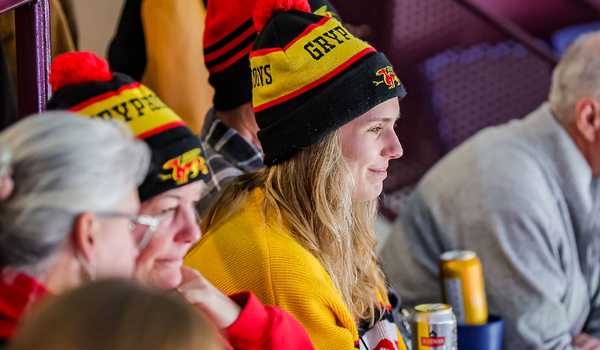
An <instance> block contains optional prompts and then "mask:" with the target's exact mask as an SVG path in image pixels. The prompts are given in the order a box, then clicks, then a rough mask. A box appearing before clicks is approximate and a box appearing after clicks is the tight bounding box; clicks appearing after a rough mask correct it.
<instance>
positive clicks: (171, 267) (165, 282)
mask: <svg viewBox="0 0 600 350" xmlns="http://www.w3.org/2000/svg"><path fill="white" fill-rule="evenodd" d="M181 266H182V264H181V263H176V262H162V263H161V262H159V261H157V262H155V265H154V268H155V271H153V273H154V274H155V276H156V277H155V278H154V280H155V282H156V284H157V286H156V287H158V288H161V289H173V288H176V287H178V286H179V285H180V284H181V280H182V276H181Z"/></svg>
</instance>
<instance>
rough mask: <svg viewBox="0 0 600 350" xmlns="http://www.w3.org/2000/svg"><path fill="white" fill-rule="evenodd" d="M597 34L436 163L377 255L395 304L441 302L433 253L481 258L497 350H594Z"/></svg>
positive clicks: (598, 219)
mask: <svg viewBox="0 0 600 350" xmlns="http://www.w3.org/2000/svg"><path fill="white" fill-rule="evenodd" d="M599 176H600V34H589V35H586V36H584V37H582V38H580V39H579V40H578V41H577V42H576V43H575V44H573V46H572V47H571V48H570V49H569V50H568V51H567V53H566V54H565V56H564V57H563V59H562V60H561V62H560V63H559V65H558V66H557V67H556V69H555V71H554V74H553V81H552V86H551V91H550V95H549V98H548V102H547V103H544V104H543V105H542V106H540V107H539V108H538V109H537V110H535V111H533V112H532V113H531V114H529V115H528V116H526V117H525V118H524V119H522V120H518V121H512V122H510V123H508V124H506V125H502V126H498V127H492V128H488V129H485V130H482V131H481V132H479V133H478V134H477V135H475V136H473V137H472V138H471V139H469V140H468V141H466V142H465V143H464V144H462V145H461V146H459V147H458V148H456V149H455V150H454V151H452V152H451V153H450V154H448V155H447V156H446V157H445V158H444V159H442V160H441V161H440V162H439V163H438V164H437V165H435V166H434V167H433V168H432V169H431V170H430V171H429V172H428V173H427V174H426V175H425V177H424V178H423V179H422V180H421V182H420V183H419V184H418V186H417V188H416V190H415V191H414V193H413V194H412V195H411V196H410V197H409V198H408V200H407V201H406V203H405V206H404V207H403V208H402V210H401V212H400V215H399V219H398V223H397V227H396V229H395V230H394V232H393V233H392V235H391V236H390V238H389V239H388V241H387V243H386V246H385V247H384V248H383V251H382V259H383V263H384V268H385V270H386V272H387V275H388V278H389V279H390V281H391V283H392V284H393V286H394V287H395V288H396V289H397V291H398V292H399V294H400V295H401V297H402V301H403V303H404V304H405V305H406V306H410V305H414V304H419V303H427V302H435V301H439V300H440V299H441V293H440V287H439V282H438V261H439V256H440V254H441V253H443V252H445V251H448V250H454V249H468V250H473V251H475V252H476V253H477V255H478V256H479V257H480V258H481V261H482V263H483V267H484V273H485V282H486V292H487V296H488V302H489V307H490V312H491V313H494V314H498V315H501V316H502V317H503V319H504V320H505V337H504V349H510V350H522V349H548V350H549V349H560V350H566V349H579V348H585V349H600V341H599V340H598V339H600V186H599V181H598V177H599Z"/></svg>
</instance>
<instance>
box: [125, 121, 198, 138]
mask: <svg viewBox="0 0 600 350" xmlns="http://www.w3.org/2000/svg"><path fill="white" fill-rule="evenodd" d="M178 126H184V127H187V125H185V123H184V122H183V121H182V120H178V121H176V122H171V123H168V124H164V125H161V126H159V127H157V128H154V129H152V130H148V131H146V132H145V133H142V134H139V135H137V136H136V137H137V138H138V139H146V138H148V137H150V136H154V135H156V134H160V133H161V132H163V131H166V130H169V129H173V128H176V127H178Z"/></svg>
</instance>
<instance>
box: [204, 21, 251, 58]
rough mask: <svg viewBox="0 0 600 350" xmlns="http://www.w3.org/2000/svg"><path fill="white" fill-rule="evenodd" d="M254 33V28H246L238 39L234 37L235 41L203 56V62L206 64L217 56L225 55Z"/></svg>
mask: <svg viewBox="0 0 600 350" xmlns="http://www.w3.org/2000/svg"><path fill="white" fill-rule="evenodd" d="M254 33H256V30H255V29H254V27H250V28H248V29H247V30H246V31H245V32H243V33H242V34H240V35H239V36H238V37H236V38H235V39H233V40H232V41H230V42H229V43H228V44H227V45H225V46H223V47H221V48H219V49H218V50H216V51H214V52H211V53H209V54H208V55H204V61H206V62H208V61H212V60H214V59H216V58H219V56H221V55H223V54H225V53H227V51H229V50H232V49H233V48H234V47H235V46H236V45H238V44H239V43H241V42H242V41H244V40H246V39H247V38H248V37H249V36H251V35H252V34H254Z"/></svg>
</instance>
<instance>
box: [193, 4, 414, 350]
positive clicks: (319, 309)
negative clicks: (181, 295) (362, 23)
mask: <svg viewBox="0 0 600 350" xmlns="http://www.w3.org/2000/svg"><path fill="white" fill-rule="evenodd" d="M290 5H291V6H290ZM273 13H274V14H273ZM255 26H256V27H257V28H258V29H259V31H260V34H259V36H258V38H257V40H256V43H255V45H254V48H253V51H252V52H251V53H250V57H251V67H252V72H253V108H254V111H255V113H256V119H257V123H258V125H259V127H260V131H259V134H258V135H259V138H260V141H261V144H262V146H263V150H264V153H265V164H266V165H267V168H266V169H265V170H262V171H259V172H257V173H254V174H249V175H244V176H242V177H240V178H239V179H238V180H237V181H235V182H234V183H233V184H232V185H231V186H230V187H229V188H228V189H226V190H225V192H224V193H223V195H222V196H221V197H220V199H219V200H218V201H217V203H216V204H215V206H214V207H213V208H212V209H211V210H210V212H209V215H208V217H207V219H206V221H205V223H204V224H205V230H204V232H206V234H205V235H204V237H203V238H202V240H201V241H200V242H199V244H198V245H197V246H195V247H194V248H193V249H192V251H191V252H190V253H189V254H188V256H187V257H186V264H187V265H189V266H191V267H193V268H196V269H198V270H199V271H200V272H201V273H202V274H203V275H204V276H205V277H206V278H208V279H209V280H210V281H211V282H212V283H214V284H215V285H216V286H217V287H218V288H221V289H222V290H224V291H225V292H227V293H233V292H237V291H239V290H245V289H249V290H252V291H253V292H254V293H256V294H257V295H258V296H259V297H260V298H261V299H262V301H263V302H265V303H266V304H274V305H278V306H279V307H281V308H283V309H284V310H286V311H288V312H290V313H292V314H293V315H294V316H295V317H296V318H297V319H298V320H300V322H301V323H302V324H303V326H304V327H305V328H306V330H307V331H308V333H309V335H310V337H311V340H312V341H313V344H314V345H315V347H316V348H318V349H336V350H339V349H354V348H355V347H360V348H361V349H398V348H400V349H404V342H403V340H402V339H401V337H399V335H398V329H397V327H396V326H395V325H394V324H393V323H392V322H391V317H390V314H389V312H388V302H387V300H386V284H385V277H384V275H383V274H382V272H381V270H380V269H379V267H378V266H377V262H376V260H377V259H376V256H375V253H374V247H375V239H374V233H373V222H374V218H375V213H376V200H377V197H378V196H379V194H380V193H381V190H382V183H383V180H384V179H385V178H386V176H387V167H388V163H389V161H390V160H392V159H396V158H399V157H400V156H401V155H402V147H401V145H400V143H399V141H398V138H397V137H396V134H395V132H394V123H395V121H396V120H397V118H398V117H399V114H400V109H399V98H402V97H403V96H404V95H405V91H404V89H403V87H402V85H401V83H400V81H399V79H398V78H397V76H396V75H395V73H394V71H393V69H392V67H391V65H390V63H389V62H388V61H387V59H386V58H385V56H384V55H383V54H381V53H379V52H377V51H376V50H375V49H374V48H372V47H371V46H369V45H368V44H366V43H365V42H363V41H361V40H359V39H356V38H355V37H353V36H352V35H351V34H350V33H349V32H348V31H347V30H346V29H345V28H344V27H343V26H342V25H341V24H340V23H339V22H338V21H337V20H335V19H334V18H330V17H320V16H317V15H313V14H310V13H308V5H307V4H306V2H305V1H270V2H269V1H263V2H259V4H258V5H257V9H256V11H255Z"/></svg>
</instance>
